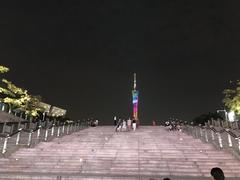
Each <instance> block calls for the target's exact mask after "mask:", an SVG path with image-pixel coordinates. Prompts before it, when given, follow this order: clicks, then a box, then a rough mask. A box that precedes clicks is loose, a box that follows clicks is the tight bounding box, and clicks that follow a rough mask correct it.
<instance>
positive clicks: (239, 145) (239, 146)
mask: <svg viewBox="0 0 240 180" xmlns="http://www.w3.org/2000/svg"><path fill="white" fill-rule="evenodd" d="M237 140H238V150H239V152H240V138H237Z"/></svg>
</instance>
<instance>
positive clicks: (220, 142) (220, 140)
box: [218, 132, 223, 148]
mask: <svg viewBox="0 0 240 180" xmlns="http://www.w3.org/2000/svg"><path fill="white" fill-rule="evenodd" d="M218 143H219V146H220V148H223V144H222V137H221V134H220V132H218Z"/></svg>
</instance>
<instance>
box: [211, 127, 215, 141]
mask: <svg viewBox="0 0 240 180" xmlns="http://www.w3.org/2000/svg"><path fill="white" fill-rule="evenodd" d="M211 135H212V141H214V140H215V137H214V131H213V130H211Z"/></svg>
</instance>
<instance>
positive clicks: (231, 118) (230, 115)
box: [228, 111, 235, 122]
mask: <svg viewBox="0 0 240 180" xmlns="http://www.w3.org/2000/svg"><path fill="white" fill-rule="evenodd" d="M228 119H229V121H230V122H233V121H234V120H235V113H234V111H230V112H229V113H228Z"/></svg>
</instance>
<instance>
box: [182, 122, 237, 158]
mask: <svg viewBox="0 0 240 180" xmlns="http://www.w3.org/2000/svg"><path fill="white" fill-rule="evenodd" d="M183 132H185V133H187V134H189V135H191V136H193V137H195V138H198V139H201V140H202V141H203V142H205V143H211V144H213V145H214V146H215V147H216V148H218V149H227V150H229V151H230V152H231V153H233V154H234V155H237V156H238V157H240V132H239V134H238V132H237V131H233V130H232V129H229V128H223V127H220V126H218V127H214V126H212V125H210V126H200V125H199V126H190V125H186V126H184V127H183Z"/></svg>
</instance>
